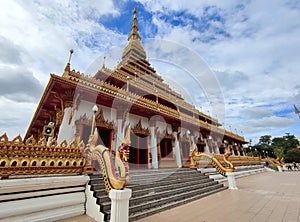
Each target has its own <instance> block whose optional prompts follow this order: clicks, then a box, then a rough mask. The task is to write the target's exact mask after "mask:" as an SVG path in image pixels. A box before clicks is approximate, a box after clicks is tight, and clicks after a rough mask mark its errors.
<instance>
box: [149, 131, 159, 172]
mask: <svg viewBox="0 0 300 222" xmlns="http://www.w3.org/2000/svg"><path fill="white" fill-rule="evenodd" d="M149 128H150V152H151V154H152V166H153V168H154V169H157V168H158V159H157V138H156V135H155V127H154V126H151V127H149Z"/></svg>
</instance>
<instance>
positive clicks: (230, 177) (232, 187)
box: [226, 172, 238, 190]
mask: <svg viewBox="0 0 300 222" xmlns="http://www.w3.org/2000/svg"><path fill="white" fill-rule="evenodd" d="M226 176H227V179H228V189H229V190H237V189H238V188H237V186H236V182H235V177H234V172H226Z"/></svg>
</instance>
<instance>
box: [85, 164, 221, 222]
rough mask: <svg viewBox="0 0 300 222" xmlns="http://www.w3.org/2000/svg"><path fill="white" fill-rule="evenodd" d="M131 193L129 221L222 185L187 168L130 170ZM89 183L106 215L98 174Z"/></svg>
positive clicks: (107, 216) (106, 217) (107, 209)
mask: <svg viewBox="0 0 300 222" xmlns="http://www.w3.org/2000/svg"><path fill="white" fill-rule="evenodd" d="M130 177H131V179H130V183H129V184H128V186H127V187H128V188H129V189H132V197H131V198H130V200H129V221H135V220H138V219H141V218H143V217H147V216H150V215H152V214H156V213H158V212H161V211H164V210H167V209H170V208H173V207H176V206H179V205H182V204H185V203H187V202H190V201H193V200H197V199H199V198H202V197H204V196H207V195H210V194H212V193H215V192H218V191H221V190H224V189H226V188H225V187H224V186H223V185H222V184H219V183H218V182H216V181H214V180H213V179H210V178H209V177H208V176H206V175H204V174H202V173H199V172H197V171H196V170H190V169H159V170H139V171H130ZM89 183H90V185H91V189H92V191H94V197H96V198H97V204H99V205H100V211H101V212H102V213H103V214H104V220H105V221H109V219H110V206H111V202H110V199H109V197H108V196H107V195H106V192H105V189H104V184H103V179H102V177H101V175H99V174H98V175H91V176H90V182H89Z"/></svg>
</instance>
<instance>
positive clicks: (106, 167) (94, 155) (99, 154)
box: [84, 128, 130, 194]
mask: <svg viewBox="0 0 300 222" xmlns="http://www.w3.org/2000/svg"><path fill="white" fill-rule="evenodd" d="M128 132H129V133H130V128H128ZM129 136H130V134H129ZM129 136H128V133H127V135H126V138H125V140H124V141H123V142H122V144H121V146H120V147H119V151H118V152H119V153H117V155H116V164H117V172H116V170H115V164H114V160H113V158H112V154H111V152H110V150H109V149H108V148H107V147H105V146H103V145H97V146H96V142H97V140H98V131H97V129H95V131H94V134H92V135H91V136H90V138H89V143H88V144H87V147H86V148H85V150H84V155H85V157H86V158H87V159H88V160H97V161H98V163H99V164H100V167H101V171H102V176H103V180H104V185H105V190H106V192H107V194H109V192H110V190H111V189H116V190H122V189H123V188H125V186H126V185H127V184H128V182H129V175H128V164H127V162H126V161H128V159H129V146H130V137H129Z"/></svg>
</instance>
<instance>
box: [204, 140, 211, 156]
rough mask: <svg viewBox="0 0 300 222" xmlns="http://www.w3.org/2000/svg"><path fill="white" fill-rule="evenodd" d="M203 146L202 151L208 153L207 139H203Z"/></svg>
mask: <svg viewBox="0 0 300 222" xmlns="http://www.w3.org/2000/svg"><path fill="white" fill-rule="evenodd" d="M204 142H205V147H204V153H210V151H209V145H208V139H207V138H206V139H204Z"/></svg>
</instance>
